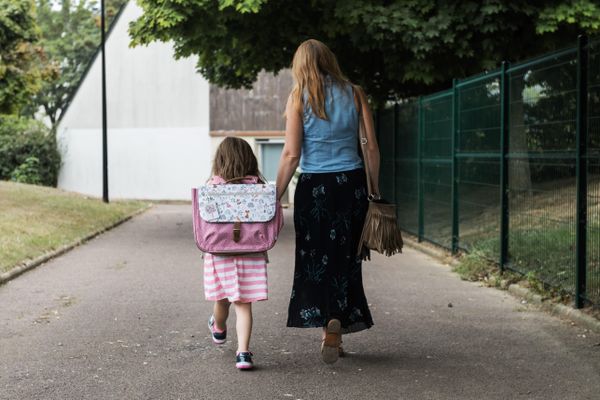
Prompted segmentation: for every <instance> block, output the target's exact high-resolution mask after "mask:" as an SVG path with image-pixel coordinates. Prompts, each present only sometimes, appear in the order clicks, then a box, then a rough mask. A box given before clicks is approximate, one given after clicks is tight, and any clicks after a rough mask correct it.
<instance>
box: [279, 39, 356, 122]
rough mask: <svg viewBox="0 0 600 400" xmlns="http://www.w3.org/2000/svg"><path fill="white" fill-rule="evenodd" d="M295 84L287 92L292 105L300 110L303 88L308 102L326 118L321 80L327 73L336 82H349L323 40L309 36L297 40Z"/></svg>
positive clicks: (293, 63) (322, 117)
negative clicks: (305, 38) (308, 37)
mask: <svg viewBox="0 0 600 400" xmlns="http://www.w3.org/2000/svg"><path fill="white" fill-rule="evenodd" d="M292 76H293V78H294V87H293V89H292V92H291V94H290V96H291V98H292V104H293V106H294V109H295V110H296V111H297V112H298V113H300V114H302V112H303V107H304V105H303V94H304V93H305V92H306V93H307V97H308V99H307V100H308V104H310V107H311V109H312V111H313V112H314V113H315V115H317V116H318V117H319V118H321V119H327V113H326V112H325V88H324V80H325V77H326V76H329V77H330V78H331V79H332V80H333V81H334V82H335V83H338V84H344V83H349V81H348V78H346V77H345V76H344V74H342V71H341V70H340V66H339V64H338V62H337V59H336V58H335V54H333V52H332V51H331V50H329V47H327V46H326V45H325V44H324V43H323V42H320V41H318V40H315V39H309V40H306V41H304V42H302V43H301V44H300V46H298V49H297V50H296V53H295V54H294V59H293V61H292Z"/></svg>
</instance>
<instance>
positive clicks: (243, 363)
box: [235, 351, 254, 369]
mask: <svg viewBox="0 0 600 400" xmlns="http://www.w3.org/2000/svg"><path fill="white" fill-rule="evenodd" d="M253 355H254V354H252V353H250V352H249V351H244V352H241V353H235V367H236V368H237V369H252V368H254V364H253V363H252V356H253Z"/></svg>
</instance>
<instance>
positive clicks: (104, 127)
mask: <svg viewBox="0 0 600 400" xmlns="http://www.w3.org/2000/svg"><path fill="white" fill-rule="evenodd" d="M104 14H105V13H104V0H100V30H101V32H100V43H101V44H100V45H101V49H102V200H103V201H104V202H105V203H108V143H107V136H108V135H107V125H106V51H105V46H104V43H105V41H106V37H105V31H106V29H105V17H104Z"/></svg>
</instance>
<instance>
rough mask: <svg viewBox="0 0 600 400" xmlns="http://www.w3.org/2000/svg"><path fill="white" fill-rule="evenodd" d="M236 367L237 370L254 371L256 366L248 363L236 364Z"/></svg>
mask: <svg viewBox="0 0 600 400" xmlns="http://www.w3.org/2000/svg"><path fill="white" fill-rule="evenodd" d="M235 367H236V368H237V369H252V368H253V367H254V365H252V364H250V363H247V362H239V363H235Z"/></svg>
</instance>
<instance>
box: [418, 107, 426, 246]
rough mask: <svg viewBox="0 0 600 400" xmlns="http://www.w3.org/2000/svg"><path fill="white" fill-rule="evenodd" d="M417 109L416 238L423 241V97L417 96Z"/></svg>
mask: <svg viewBox="0 0 600 400" xmlns="http://www.w3.org/2000/svg"><path fill="white" fill-rule="evenodd" d="M418 107H419V109H418V110H417V111H418V113H417V119H418V121H417V199H418V202H419V210H418V218H419V228H418V232H417V239H418V241H419V242H421V241H423V231H424V225H425V223H424V222H425V221H424V215H423V212H424V200H423V131H424V129H423V98H422V97H419V105H418Z"/></svg>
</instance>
